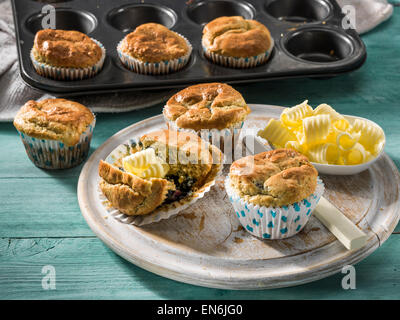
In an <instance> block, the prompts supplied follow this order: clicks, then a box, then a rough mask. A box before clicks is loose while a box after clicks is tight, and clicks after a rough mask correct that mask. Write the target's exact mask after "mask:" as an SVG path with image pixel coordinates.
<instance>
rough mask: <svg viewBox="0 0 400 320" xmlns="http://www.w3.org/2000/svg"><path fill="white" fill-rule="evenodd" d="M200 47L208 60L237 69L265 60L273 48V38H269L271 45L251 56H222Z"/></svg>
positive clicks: (256, 64)
mask: <svg viewBox="0 0 400 320" xmlns="http://www.w3.org/2000/svg"><path fill="white" fill-rule="evenodd" d="M202 47H203V52H204V55H205V56H206V58H208V59H209V60H211V61H212V62H214V63H216V64H220V65H222V66H224V67H230V68H239V69H241V68H254V67H257V66H259V65H261V64H263V63H265V62H267V60H268V59H269V57H270V56H271V53H272V50H273V49H274V39H272V38H271V45H270V47H269V49H268V50H267V51H265V52H263V53H261V54H259V55H256V56H253V57H243V58H237V57H229V56H223V55H221V54H218V53H214V52H210V51H208V50H207V48H206V47H205V46H204V45H203V46H202Z"/></svg>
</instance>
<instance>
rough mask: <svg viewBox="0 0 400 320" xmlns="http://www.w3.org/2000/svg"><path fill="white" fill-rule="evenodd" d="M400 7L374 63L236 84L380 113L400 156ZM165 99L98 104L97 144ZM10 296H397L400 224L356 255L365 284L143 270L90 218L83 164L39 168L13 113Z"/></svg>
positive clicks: (8, 165)
mask: <svg viewBox="0 0 400 320" xmlns="http://www.w3.org/2000/svg"><path fill="white" fill-rule="evenodd" d="M399 30H400V7H399V6H396V7H395V12H394V16H393V17H392V18H391V20H389V21H387V22H385V23H384V24H382V25H381V26H379V27H378V28H377V29H375V30H374V31H372V32H370V33H368V34H366V35H365V36H363V40H364V41H365V43H366V45H367V50H368V58H367V62H366V64H365V65H364V66H363V67H362V68H361V69H360V70H358V71H356V72H353V73H351V74H348V75H344V76H341V77H337V78H332V79H327V80H311V79H299V80H288V81H278V82H260V83H257V84H249V85H237V86H235V87H236V88H237V89H238V90H239V91H240V92H241V93H243V95H244V97H245V99H246V100H247V102H249V103H261V104H272V105H282V106H292V105H295V104H297V103H299V102H302V101H303V100H304V99H309V101H310V103H311V105H313V106H315V105H318V104H319V103H323V102H326V103H328V104H331V105H332V106H333V107H334V108H335V109H336V110H337V111H339V112H341V113H345V114H353V115H357V116H361V117H365V118H369V119H371V120H373V121H376V122H377V123H378V124H380V125H381V126H382V128H383V129H384V130H385V132H386V136H387V138H386V139H387V144H386V152H387V153H388V154H389V156H390V157H391V158H392V159H393V160H394V162H395V163H396V165H397V167H398V168H399V166H400V58H399V57H400V33H399ZM161 109H162V105H161V104H160V105H157V106H154V107H151V108H148V109H145V110H140V111H136V112H131V113H125V114H112V115H111V114H98V115H97V125H96V129H95V133H94V139H93V142H92V146H91V152H93V151H94V150H95V149H96V148H97V147H99V146H100V145H101V144H102V143H103V142H104V141H105V140H106V139H107V138H109V137H110V136H111V135H113V134H114V133H116V132H117V131H119V130H121V129H122V128H124V127H126V126H128V125H130V124H132V123H135V122H137V121H140V120H142V119H145V118H147V117H150V116H154V115H156V114H159V113H160V112H161ZM0 145H1V148H2V150H1V151H0V298H1V299H6V298H9V299H49V298H50V299H363V298H370V299H384V298H387V299H393V298H397V299H399V298H400V228H399V226H397V229H396V230H395V232H394V233H393V235H392V236H391V237H390V238H389V239H388V240H387V241H386V242H385V243H384V244H383V245H382V247H381V248H379V249H378V250H377V251H375V252H374V253H373V254H372V255H370V256H369V257H368V258H366V259H365V260H363V261H362V262H360V263H359V264H357V265H356V289H355V290H344V289H342V287H341V281H342V278H343V276H344V274H340V273H339V274H337V275H334V276H331V277H329V278H325V279H323V280H320V281H317V282H313V283H310V284H306V285H302V286H297V287H292V288H285V289H274V290H263V291H228V290H219V289H208V288H201V287H195V286H192V285H187V284H182V283H178V282H175V281H172V280H168V279H165V278H162V277H159V276H157V275H154V274H152V273H150V272H147V271H145V270H142V269H140V268H138V267H136V266H134V265H132V264H130V263H128V262H126V261H125V260H123V259H122V258H120V257H119V256H117V255H116V254H114V253H113V252H112V251H111V250H109V249H108V248H107V247H106V246H105V245H104V244H103V243H102V242H101V241H100V240H99V239H97V238H96V237H95V236H94V234H93V233H92V231H91V230H90V229H89V227H88V226H87V224H86V222H85V220H84V219H83V217H82V215H81V213H80V210H79V206H78V201H77V196H76V187H77V181H78V177H79V173H80V170H81V168H82V166H79V167H77V168H74V169H70V170H65V171H45V170H41V169H38V168H36V167H35V166H34V165H33V164H32V163H31V162H30V161H29V159H28V157H27V156H26V154H25V150H24V148H23V145H22V143H21V142H20V140H19V137H18V135H17V133H16V131H15V129H14V127H13V125H12V124H11V123H3V124H0ZM46 265H51V266H53V267H54V268H55V271H56V289H55V290H44V289H43V288H42V278H43V276H44V275H43V274H42V268H43V267H44V266H46Z"/></svg>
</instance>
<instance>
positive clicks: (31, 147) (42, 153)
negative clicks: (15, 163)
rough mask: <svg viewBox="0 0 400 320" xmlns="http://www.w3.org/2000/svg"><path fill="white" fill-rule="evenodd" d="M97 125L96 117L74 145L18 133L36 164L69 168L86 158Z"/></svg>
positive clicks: (54, 167) (44, 166)
mask: <svg viewBox="0 0 400 320" xmlns="http://www.w3.org/2000/svg"><path fill="white" fill-rule="evenodd" d="M95 125H96V119H94V120H93V121H92V123H91V124H90V125H89V126H88V127H87V129H86V131H85V132H83V133H82V134H81V137H80V139H79V142H78V143H77V144H76V145H74V146H66V145H65V144H64V143H62V142H61V141H57V140H47V139H40V138H34V137H31V136H28V135H27V134H24V133H23V132H20V131H18V133H19V135H20V137H21V140H22V142H23V144H24V146H25V150H26V153H27V155H28V157H29V159H31V161H32V162H33V163H34V164H35V166H37V167H39V168H44V169H67V168H72V167H75V166H77V165H79V164H80V163H81V162H82V161H83V160H85V159H86V157H87V155H88V154H89V149H90V141H91V139H92V135H93V130H94V127H95Z"/></svg>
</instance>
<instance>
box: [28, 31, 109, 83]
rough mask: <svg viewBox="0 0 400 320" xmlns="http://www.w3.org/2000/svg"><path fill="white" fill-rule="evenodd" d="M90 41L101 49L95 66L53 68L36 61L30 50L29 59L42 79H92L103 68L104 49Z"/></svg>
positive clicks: (97, 42) (98, 43)
mask: <svg viewBox="0 0 400 320" xmlns="http://www.w3.org/2000/svg"><path fill="white" fill-rule="evenodd" d="M91 39H92V40H93V41H94V42H95V43H96V44H97V45H98V46H99V47H100V48H101V52H102V55H101V58H100V60H99V61H98V62H97V63H96V64H95V65H93V66H90V67H86V68H68V67H54V66H52V65H50V64H47V63H43V62H39V61H37V60H36V59H35V56H34V54H33V48H32V50H31V54H30V58H31V61H32V64H33V67H34V68H35V71H36V72H37V73H38V74H39V75H41V76H43V77H46V78H51V79H54V80H83V79H86V78H91V77H94V76H95V75H96V74H97V73H99V71H100V70H101V69H102V68H103V64H104V60H105V58H106V49H105V48H104V46H103V45H102V44H101V43H100V42H99V41H97V40H96V39H93V38H91Z"/></svg>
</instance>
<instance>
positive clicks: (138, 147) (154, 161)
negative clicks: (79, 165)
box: [99, 130, 222, 224]
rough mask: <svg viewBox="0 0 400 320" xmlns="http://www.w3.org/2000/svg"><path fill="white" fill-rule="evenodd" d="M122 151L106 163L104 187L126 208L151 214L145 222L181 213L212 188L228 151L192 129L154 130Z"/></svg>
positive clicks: (134, 213) (129, 211) (118, 206)
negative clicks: (209, 142)
mask: <svg viewBox="0 0 400 320" xmlns="http://www.w3.org/2000/svg"><path fill="white" fill-rule="evenodd" d="M117 149H118V148H117ZM120 150H122V151H120ZM120 150H116V151H115V152H114V153H112V157H111V158H112V159H114V160H113V161H109V160H108V161H107V159H106V161H100V164H99V175H100V177H101V181H100V189H101V191H102V193H103V194H104V195H105V197H106V198H107V199H108V200H109V201H110V203H111V205H112V207H114V208H116V209H118V210H119V211H120V212H122V213H124V214H126V215H129V216H146V217H145V218H144V219H145V220H144V221H143V219H141V220H140V223H141V224H145V223H150V222H154V221H158V220H160V219H165V218H168V217H170V216H172V215H175V214H177V213H178V212H179V211H180V210H182V209H184V208H186V207H187V206H188V205H190V204H192V203H193V202H194V201H196V200H198V199H199V198H201V197H202V196H203V195H204V193H205V192H207V191H209V188H210V187H211V186H212V185H213V184H214V183H215V179H216V177H217V176H218V175H219V173H220V171H221V170H222V153H221V152H220V151H219V150H218V149H217V148H216V147H215V146H212V145H210V144H208V143H207V142H205V141H203V140H201V139H200V138H199V137H198V136H197V135H194V134H192V133H188V132H177V131H171V130H159V131H154V132H150V133H148V134H145V135H143V136H142V137H140V139H139V140H134V141H131V142H130V143H129V144H126V145H123V146H121V148H120ZM111 158H110V157H108V159H111Z"/></svg>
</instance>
